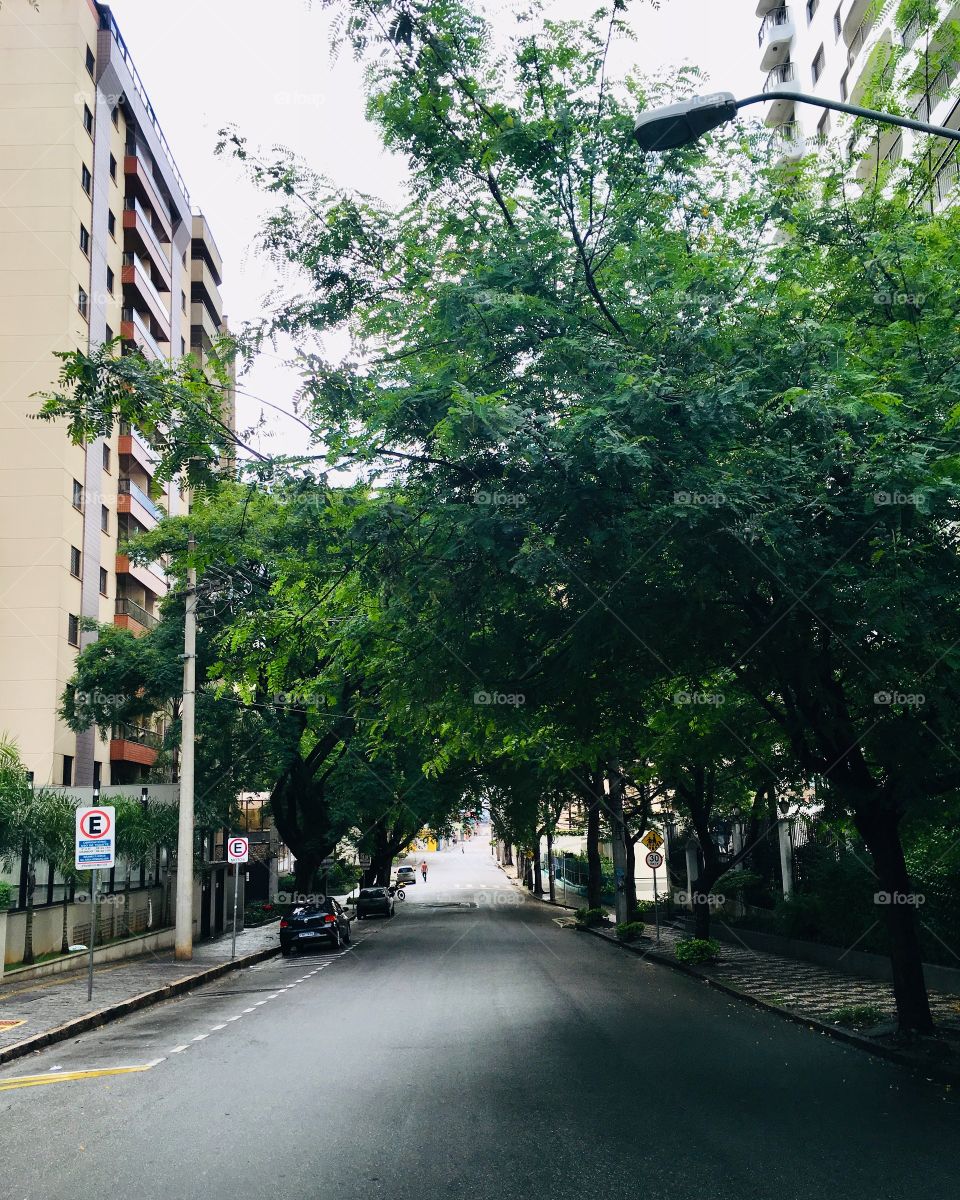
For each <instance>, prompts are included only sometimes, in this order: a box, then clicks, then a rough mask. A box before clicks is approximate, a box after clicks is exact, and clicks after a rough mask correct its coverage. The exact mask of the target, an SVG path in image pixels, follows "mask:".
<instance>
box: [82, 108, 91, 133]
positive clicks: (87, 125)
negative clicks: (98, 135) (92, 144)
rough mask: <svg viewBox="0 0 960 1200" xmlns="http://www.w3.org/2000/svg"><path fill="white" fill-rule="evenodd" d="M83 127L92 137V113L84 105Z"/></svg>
mask: <svg viewBox="0 0 960 1200" xmlns="http://www.w3.org/2000/svg"><path fill="white" fill-rule="evenodd" d="M83 127H84V129H85V130H86V131H87V133H89V134H90V136H91V137H93V113H92V112H91V111H90V109H89V107H88V106H87V105H86V104H85V105H84V106H83Z"/></svg>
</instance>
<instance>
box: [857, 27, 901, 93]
mask: <svg viewBox="0 0 960 1200" xmlns="http://www.w3.org/2000/svg"><path fill="white" fill-rule="evenodd" d="M893 55H894V47H893V31H892V30H891V28H890V26H889V25H886V26H882V27H880V26H876V27H874V28H872V29H870V31H869V32H868V34H867V36H866V37H865V38H864V40H863V42H862V43H861V45H860V49H859V51H858V52H857V54H856V56H855V58H854V59H853V62H852V64H851V66H850V73H849V76H848V82H849V86H850V102H851V104H859V103H860V101H861V100H862V99H863V94H864V92H865V91H866V90H867V88H868V86H869V85H870V82H871V81H872V80H873V79H875V78H876V77H877V76H878V75H879V74H881V73H882V72H883V71H885V70H886V69H887V68H888V67H889V66H890V65H891V62H892V59H893Z"/></svg>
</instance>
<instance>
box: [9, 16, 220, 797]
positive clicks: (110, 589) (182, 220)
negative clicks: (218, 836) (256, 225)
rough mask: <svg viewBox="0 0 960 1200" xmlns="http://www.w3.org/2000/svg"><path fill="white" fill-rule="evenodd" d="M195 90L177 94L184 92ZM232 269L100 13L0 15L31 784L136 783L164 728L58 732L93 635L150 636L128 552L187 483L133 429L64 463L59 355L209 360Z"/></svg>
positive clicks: (26, 753)
mask: <svg viewBox="0 0 960 1200" xmlns="http://www.w3.org/2000/svg"><path fill="white" fill-rule="evenodd" d="M185 86H186V84H185ZM222 270H223V268H222V262H221V258H220V254H219V251H218V250H217V246H216V243H215V242H214V240H213V236H212V234H211V232H210V228H209V226H208V224H207V221H206V219H205V218H204V217H203V215H202V213H200V212H198V211H197V210H196V209H192V208H191V205H190V196H189V193H188V192H187V187H186V184H185V183H184V181H183V178H182V177H181V174H180V172H179V171H178V170H177V166H176V163H175V161H174V159H173V156H172V154H171V151H170V147H169V146H168V144H167V141H166V139H165V138H164V135H163V132H162V130H161V128H160V125H159V122H158V121H157V117H156V114H155V112H154V110H153V106H152V105H151V103H150V100H149V97H148V96H147V92H146V90H145V88H144V86H143V83H142V81H141V79H140V76H139V75H138V74H137V70H136V68H135V66H134V63H133V59H132V57H131V54H130V51H129V50H128V48H127V46H126V44H125V43H124V40H123V37H122V36H121V33H120V30H119V28H118V27H117V23H116V21H115V19H114V17H113V14H112V13H111V11H110V8H109V7H108V6H107V5H105V4H99V3H94V2H93V0H41V3H40V4H39V5H38V6H37V7H34V6H33V4H32V3H29V2H28V0H6V2H5V3H4V4H3V5H2V8H0V733H3V734H5V735H12V736H13V737H15V738H16V740H17V742H18V744H19V747H20V750H21V753H22V755H23V757H24V760H25V762H26V764H27V767H28V768H29V769H31V770H32V771H33V772H34V776H35V778H36V781H37V783H38V784H56V785H59V784H70V783H72V784H74V785H77V786H89V785H90V784H93V783H97V782H102V783H103V784H107V783H125V782H131V781H133V780H136V779H138V778H141V777H142V774H143V772H144V771H145V770H146V769H147V768H149V766H150V765H151V764H152V763H153V762H154V760H155V759H156V747H157V744H158V743H157V738H156V731H154V730H142V729H131V728H117V729H115V730H114V731H113V736H112V737H111V738H109V739H107V740H104V739H102V738H100V737H99V735H97V734H96V732H95V731H94V730H89V731H87V732H86V733H83V734H80V735H76V734H74V733H72V732H71V731H70V729H69V728H68V727H67V726H66V725H65V724H64V723H63V721H62V720H60V719H59V717H58V715H57V709H58V706H59V703H60V698H61V695H62V693H63V691H64V688H65V686H66V684H67V682H68V680H69V678H70V676H71V674H72V672H73V668H74V660H75V658H76V655H77V652H78V649H79V648H80V647H81V646H84V645H86V644H87V642H88V641H89V640H90V639H91V638H94V637H96V634H95V633H90V632H87V631H85V630H82V629H81V628H80V625H81V619H82V618H93V619H94V620H97V621H99V622H102V623H104V622H105V623H109V622H114V623H115V624H116V625H119V626H122V627H124V628H127V629H130V630H132V631H133V632H134V633H137V634H140V633H142V632H144V631H145V630H147V629H148V628H150V627H151V626H152V625H153V624H154V623H155V622H156V619H157V617H156V614H157V608H158V604H159V601H160V600H161V599H162V597H163V596H164V595H165V594H166V592H167V589H168V581H167V578H166V576H165V574H164V568H163V565H162V564H160V563H156V564H153V565H151V566H140V565H138V564H136V563H134V562H132V561H131V560H130V558H129V557H128V555H127V553H126V552H125V550H126V543H127V541H128V540H129V538H131V537H132V536H134V535H135V534H137V533H138V532H140V531H142V530H149V529H151V528H153V527H154V526H155V525H156V524H157V521H158V519H159V518H160V517H161V516H162V514H163V512H164V511H167V512H170V513H175V512H178V511H182V510H183V507H184V502H183V499H182V497H181V495H180V492H179V489H178V488H177V486H176V485H173V486H168V487H162V486H161V485H160V484H159V483H158V481H157V480H156V478H155V473H156V465H157V458H156V455H155V454H154V452H153V450H152V448H151V446H150V445H149V443H148V441H147V440H146V439H145V438H144V437H143V436H142V435H141V434H140V433H138V431H137V430H136V429H130V428H125V429H120V430H119V431H117V432H116V433H115V434H114V435H113V436H112V437H111V438H109V439H105V438H103V439H100V440H98V441H96V442H94V443H92V444H90V445H87V446H82V447H77V446H73V445H72V444H71V443H70V441H69V440H68V438H67V436H66V431H65V428H64V426H63V425H62V424H59V423H58V424H47V423H44V422H38V421H36V420H33V419H31V418H32V414H34V413H35V412H36V410H37V407H38V403H39V402H38V400H37V399H36V398H35V395H34V394H35V393H37V392H40V391H43V390H45V389H49V388H50V387H51V386H52V385H53V383H54V382H55V380H56V376H57V369H58V365H59V364H58V362H57V360H56V359H55V357H54V353H55V352H56V351H64V350H67V351H69V350H73V349H76V348H82V349H87V348H90V347H95V346H98V345H99V344H101V343H102V342H104V341H108V340H111V339H113V338H115V337H119V338H121V339H122V346H123V350H124V352H128V351H130V350H132V349H134V348H136V349H138V350H140V351H141V352H142V353H143V354H144V355H146V356H147V357H149V358H159V359H176V358H179V357H180V356H182V355H184V354H186V353H188V352H190V351H192V352H193V353H195V354H197V355H200V356H201V357H202V356H203V355H204V354H205V353H206V352H207V350H208V349H209V347H210V345H211V342H212V340H213V339H214V338H215V337H217V335H218V334H219V333H220V332H221V330H222V329H224V328H225V325H224V317H223V306H222V302H221V298H220V292H219V288H220V282H221V277H222Z"/></svg>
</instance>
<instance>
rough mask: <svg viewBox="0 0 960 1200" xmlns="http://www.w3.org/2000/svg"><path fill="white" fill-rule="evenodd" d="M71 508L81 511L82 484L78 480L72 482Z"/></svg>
mask: <svg viewBox="0 0 960 1200" xmlns="http://www.w3.org/2000/svg"><path fill="white" fill-rule="evenodd" d="M73 507H74V508H75V509H76V510H77V511H78V512H82V511H83V484H82V483H81V482H80V481H79V479H75V480H74V481H73Z"/></svg>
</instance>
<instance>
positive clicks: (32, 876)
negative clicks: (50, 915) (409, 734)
mask: <svg viewBox="0 0 960 1200" xmlns="http://www.w3.org/2000/svg"><path fill="white" fill-rule="evenodd" d="M36 886H37V876H36V872H35V871H34V869H33V863H32V862H31V863H30V865H29V866H28V867H27V916H26V921H25V924H24V927H23V963H24V966H27V967H29V966H30V965H31V964H32V963H33V961H34V955H33V893H34V889H35V888H36Z"/></svg>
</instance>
